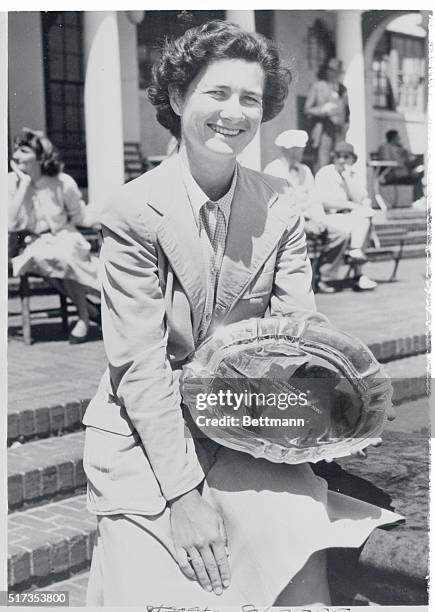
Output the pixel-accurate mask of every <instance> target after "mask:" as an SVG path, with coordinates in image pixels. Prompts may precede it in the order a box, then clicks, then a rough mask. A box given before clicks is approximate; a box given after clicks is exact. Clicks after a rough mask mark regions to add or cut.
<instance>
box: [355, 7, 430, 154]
mask: <svg viewBox="0 0 435 612" xmlns="http://www.w3.org/2000/svg"><path fill="white" fill-rule="evenodd" d="M419 21H420V22H421V24H419ZM363 35H364V39H365V44H364V65H365V82H366V108H367V148H368V151H369V152H370V151H374V150H376V149H377V148H378V146H379V145H380V144H381V142H382V141H383V137H384V134H385V132H386V131H387V130H389V129H397V130H399V132H400V133H401V135H402V140H403V141H404V143H405V145H406V146H407V148H409V149H410V150H411V151H412V152H413V153H425V150H426V140H427V117H426V111H427V93H428V92H427V73H428V49H427V12H426V11H409V10H408V11H367V12H366V13H365V14H364V15H363Z"/></svg>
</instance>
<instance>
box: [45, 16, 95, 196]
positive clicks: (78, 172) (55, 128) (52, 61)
mask: <svg viewBox="0 0 435 612" xmlns="http://www.w3.org/2000/svg"><path fill="white" fill-rule="evenodd" d="M42 43H43V53H44V78H45V99H46V114H47V118H46V119H47V135H48V137H49V138H50V139H51V140H52V141H53V143H54V144H55V145H56V147H57V148H58V149H59V151H60V153H61V156H62V159H63V161H64V164H65V168H64V169H65V172H67V173H68V174H70V175H71V176H72V177H73V178H74V179H75V180H76V181H77V183H78V184H79V186H80V187H86V186H87V171H86V140H85V120H84V104H83V95H84V66H83V13H82V12H79V11H52V12H45V13H42Z"/></svg>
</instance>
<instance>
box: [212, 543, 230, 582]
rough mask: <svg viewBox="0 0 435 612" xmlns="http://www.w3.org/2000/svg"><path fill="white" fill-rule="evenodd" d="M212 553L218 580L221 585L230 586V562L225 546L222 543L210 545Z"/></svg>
mask: <svg viewBox="0 0 435 612" xmlns="http://www.w3.org/2000/svg"><path fill="white" fill-rule="evenodd" d="M212 550H213V555H214V558H215V561H216V565H217V567H218V569H219V575H220V580H221V582H222V586H223V587H224V588H225V589H226V588H228V587H229V586H230V582H231V572H230V564H229V559H228V553H227V547H226V546H224V545H223V544H221V543H219V544H213V545H212Z"/></svg>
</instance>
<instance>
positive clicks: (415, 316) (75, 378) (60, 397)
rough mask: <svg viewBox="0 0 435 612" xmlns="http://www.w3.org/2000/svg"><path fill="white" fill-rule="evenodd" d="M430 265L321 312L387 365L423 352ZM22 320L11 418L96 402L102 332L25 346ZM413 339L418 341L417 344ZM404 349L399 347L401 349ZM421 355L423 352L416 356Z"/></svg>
mask: <svg viewBox="0 0 435 612" xmlns="http://www.w3.org/2000/svg"><path fill="white" fill-rule="evenodd" d="M390 268H391V262H382V263H374V264H368V265H367V272H368V273H369V274H371V275H372V276H373V278H375V279H377V280H382V279H385V278H388V275H389V273H390ZM425 272H426V262H425V260H424V259H412V260H406V261H403V262H402V263H401V267H400V268H399V274H398V279H399V280H398V282H396V283H384V284H380V285H379V287H378V289H377V290H376V291H375V292H368V293H355V292H353V291H349V290H346V291H343V292H341V293H339V294H335V295H318V296H317V298H316V299H317V305H318V309H319V310H320V311H321V312H323V313H325V314H326V315H327V316H328V317H329V318H330V320H331V321H332V322H333V323H334V324H336V325H337V326H338V327H341V329H343V330H344V331H348V332H349V333H353V334H354V335H356V336H358V337H360V338H361V339H363V340H364V341H365V342H367V343H370V344H373V343H378V344H379V347H380V344H381V342H382V341H389V342H390V345H388V344H385V345H384V349H385V350H386V352H385V353H384V355H381V354H379V355H378V357H380V358H383V359H388V358H390V357H391V353H392V352H394V350H395V347H394V345H393V344H392V341H393V339H394V338H396V339H397V338H399V337H401V338H403V339H404V338H408V341H407V343H406V342H405V341H404V340H403V346H402V348H401V351H402V352H404V354H406V351H407V350H408V351H409V350H411V353H412V352H422V350H424V347H422V346H421V342H422V339H423V340H424V338H422V335H424V334H425V332H426V295H425V279H424V274H425ZM51 299H54V300H56V298H54V297H53V296H40V297H39V296H38V297H35V298H34V300H35V303H36V302H38V301H41V302H43V303H46V302H47V301H48V300H51ZM9 311H10V313H17V312H19V302H18V300H17V299H16V298H14V299H11V300H9ZM18 323H19V317H18V316H16V314H15V315H11V316H10V317H9V325H10V340H9V343H8V377H9V381H8V389H9V405H8V410H9V412H17V411H22V410H24V409H27V408H28V409H31V408H35V407H41V406H50V405H53V404H63V403H66V402H70V401H72V400H73V399H77V400H78V399H86V398H90V397H92V395H93V393H94V392H95V390H96V387H97V384H98V380H99V378H100V376H101V374H102V372H103V370H104V368H105V364H106V358H105V353H104V347H103V343H102V341H101V337H100V336H99V334H98V332H97V329H96V328H93V336H92V339H91V340H90V341H89V342H87V343H85V344H81V345H77V346H70V345H69V344H68V343H67V341H66V339H65V338H63V337H62V333H61V330H60V325H59V323H57V322H52V323H49V322H43V323H42V324H41V325H40V326H39V325H35V332H36V333H35V336H36V337H37V338H39V341H38V342H36V343H35V344H34V345H32V346H25V345H24V344H23V343H22V342H21V341H20V340H19V339H18V338H17V324H18ZM413 338H414V340H413ZM396 348H400V347H396ZM416 349H418V350H416Z"/></svg>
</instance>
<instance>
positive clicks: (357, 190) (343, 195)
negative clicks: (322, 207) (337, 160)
mask: <svg viewBox="0 0 435 612" xmlns="http://www.w3.org/2000/svg"><path fill="white" fill-rule="evenodd" d="M314 186H315V195H316V197H318V199H319V200H320V201H321V202H322V204H327V205H329V206H330V207H334V205H337V206H338V207H339V206H340V205H345V204H346V202H348V201H349V200H350V201H352V202H355V203H356V204H363V203H364V200H365V199H367V198H368V193H367V189H366V187H365V185H364V182H363V177H362V176H361V175H360V174H359V173H358V172H357V171H356V170H354V169H353V167H352V166H350V167H348V168H346V170H345V171H344V172H343V174H340V173H339V172H338V171H337V169H336V168H335V166H334V164H329V165H328V166H323V168H320V170H319V171H318V172H317V174H316V178H315V179H314Z"/></svg>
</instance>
